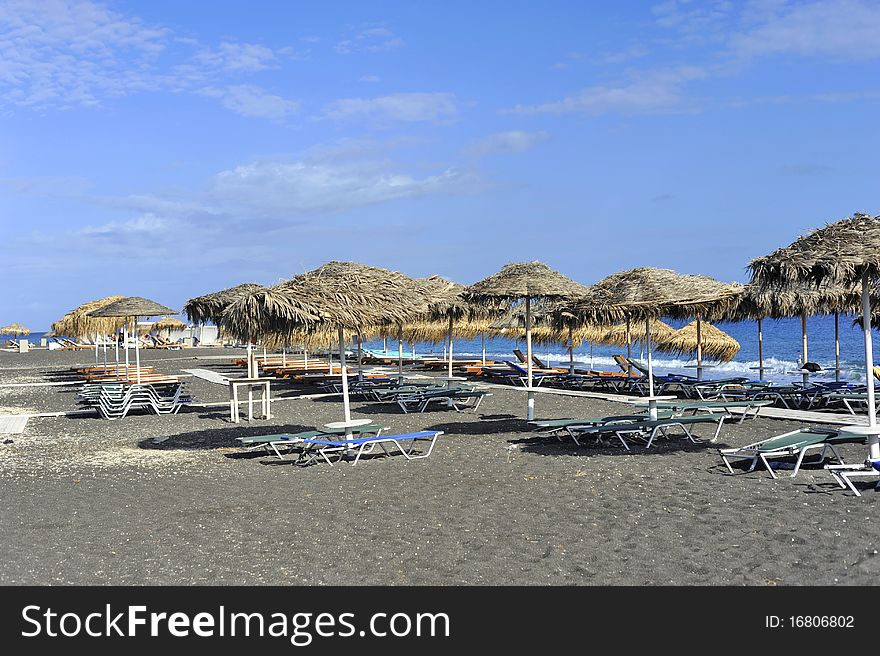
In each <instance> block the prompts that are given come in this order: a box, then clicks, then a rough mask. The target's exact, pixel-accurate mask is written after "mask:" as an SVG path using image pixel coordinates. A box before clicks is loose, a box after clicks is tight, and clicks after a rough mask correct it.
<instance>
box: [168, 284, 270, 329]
mask: <svg viewBox="0 0 880 656" xmlns="http://www.w3.org/2000/svg"><path fill="white" fill-rule="evenodd" d="M260 289H264V287H263V286H262V285H257V284H255V283H243V284H241V285H236V286H235V287H229V288H228V289H221V290H220V291H218V292H212V293H210V294H205V295H203V296H197V297H196V298H191V299H189V300H188V301H187V302H186V303H185V304H184V306H183V312H184V313H185V314H186V316H187V318H188V319H189V320H190V321H192V322H193V323H207V322H209V321H210V322H211V323H213V324H214V325H215V326H219V325H220V321H221V320H222V318H223V311H224V310H225V309H226V308H227V307H229V306H230V305H231V304H232V303H234V302H235V301H237V300H238V299H240V298H241V297H242V296H246V295H247V294H252V293H254V292H256V291H258V290H260Z"/></svg>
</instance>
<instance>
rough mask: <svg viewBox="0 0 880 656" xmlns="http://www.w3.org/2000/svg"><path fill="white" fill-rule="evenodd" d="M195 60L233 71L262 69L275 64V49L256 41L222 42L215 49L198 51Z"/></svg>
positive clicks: (211, 66)
mask: <svg viewBox="0 0 880 656" xmlns="http://www.w3.org/2000/svg"><path fill="white" fill-rule="evenodd" d="M288 52H292V50H291V51H288ZM195 60H196V61H197V62H199V63H200V64H203V65H204V66H205V67H208V68H213V69H220V70H225V71H233V72H254V71H262V70H264V69H267V68H272V67H274V66H276V65H277V63H276V62H277V55H276V54H275V51H274V50H272V49H271V48H267V47H266V46H263V45H260V44H258V43H228V42H223V43H221V44H220V45H219V46H218V47H217V48H215V49H205V50H202V51H200V52H198V53H197V54H196V56H195Z"/></svg>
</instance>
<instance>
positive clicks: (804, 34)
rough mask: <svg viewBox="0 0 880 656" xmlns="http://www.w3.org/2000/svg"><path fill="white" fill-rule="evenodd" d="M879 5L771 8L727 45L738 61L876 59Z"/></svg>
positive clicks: (836, 1)
mask: <svg viewBox="0 0 880 656" xmlns="http://www.w3.org/2000/svg"><path fill="white" fill-rule="evenodd" d="M878 34H880V5H878V4H877V3H876V2H871V3H868V2H861V1H859V0H831V1H824V2H809V3H806V4H804V3H775V4H774V5H772V6H771V8H769V9H767V10H766V11H765V12H763V13H762V14H761V15H760V16H759V17H757V18H756V19H755V23H754V24H753V25H751V26H750V27H748V28H747V29H743V30H738V31H736V32H735V33H734V34H732V35H731V37H730V39H729V41H728V47H729V49H730V51H731V52H732V53H733V54H734V55H735V56H736V57H738V58H745V59H754V58H757V57H762V56H768V55H774V54H791V55H798V56H803V57H823V58H830V59H838V60H843V61H852V60H871V59H876V58H878V57H880V39H878Z"/></svg>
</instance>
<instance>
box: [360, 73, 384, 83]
mask: <svg viewBox="0 0 880 656" xmlns="http://www.w3.org/2000/svg"><path fill="white" fill-rule="evenodd" d="M381 80H382V78H381V77H379V76H378V75H361V78H360V81H361V82H379V81H381Z"/></svg>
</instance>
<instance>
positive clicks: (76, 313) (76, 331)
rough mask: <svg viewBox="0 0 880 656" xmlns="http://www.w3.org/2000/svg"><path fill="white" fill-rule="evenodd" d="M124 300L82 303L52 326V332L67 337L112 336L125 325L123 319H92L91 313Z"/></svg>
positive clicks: (112, 298) (114, 299)
mask: <svg viewBox="0 0 880 656" xmlns="http://www.w3.org/2000/svg"><path fill="white" fill-rule="evenodd" d="M123 298H125V297H124V296H108V297H107V298H102V299H98V300H96V301H89V302H88V303H83V304H82V305H80V306H79V307H78V308H76V309H75V310H71V311H70V312H68V313H67V314H65V315H64V316H63V317H61V319H59V320H58V321H56V322H55V323H53V324H52V332H54V333H55V334H56V335H64V336H67V337H74V338H77V337H90V336H91V337H94V336H95V334H96V333H97V334H98V335H112V334H113V333H115V332H116V331H117V330H119V329H120V328H122V326H123V325H124V324H125V318H124V317H93V316H91V314H90V313H91V312H92V311H94V310H98V309H100V308H102V307H105V306H107V305H110V304H111V303H113V302H115V301H119V300H121V299H123Z"/></svg>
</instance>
